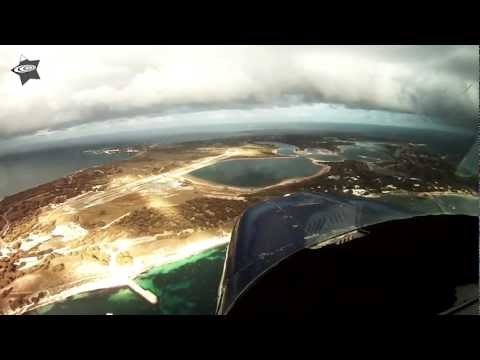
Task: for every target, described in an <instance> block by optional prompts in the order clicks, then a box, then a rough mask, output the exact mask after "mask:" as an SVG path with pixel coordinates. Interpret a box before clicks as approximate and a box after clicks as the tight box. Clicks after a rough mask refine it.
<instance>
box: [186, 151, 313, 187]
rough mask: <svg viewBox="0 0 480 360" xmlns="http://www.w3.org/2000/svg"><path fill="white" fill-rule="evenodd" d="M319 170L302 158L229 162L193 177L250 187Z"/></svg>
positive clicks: (204, 169) (196, 173) (273, 182)
mask: <svg viewBox="0 0 480 360" xmlns="http://www.w3.org/2000/svg"><path fill="white" fill-rule="evenodd" d="M319 169H320V168H319V166H318V165H315V164H313V163H312V161H310V160H308V159H305V158H303V157H292V158H280V159H279V158H265V159H237V160H226V161H222V162H219V163H216V164H214V165H211V166H206V167H204V168H201V169H199V170H196V171H193V172H191V173H190V175H193V176H196V177H198V178H201V179H205V180H209V181H213V182H216V183H220V184H224V185H231V186H240V187H249V186H267V185H272V184H275V183H278V182H281V181H282V180H286V179H290V178H294V177H304V176H310V175H313V174H315V173H316V172H317V171H319Z"/></svg>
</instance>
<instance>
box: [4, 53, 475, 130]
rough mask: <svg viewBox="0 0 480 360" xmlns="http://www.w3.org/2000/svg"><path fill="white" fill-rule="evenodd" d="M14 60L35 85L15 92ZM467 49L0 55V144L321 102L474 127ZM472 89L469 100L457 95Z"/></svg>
mask: <svg viewBox="0 0 480 360" xmlns="http://www.w3.org/2000/svg"><path fill="white" fill-rule="evenodd" d="M20 54H23V55H25V56H26V57H28V58H29V59H33V60H35V59H40V64H39V68H38V71H39V74H40V77H41V80H32V81H29V82H28V83H27V84H26V85H25V86H23V87H22V86H21V85H20V82H19V80H18V77H17V76H15V75H14V74H12V73H11V72H10V69H11V68H12V67H13V66H14V65H16V62H17V61H18V58H19V56H20ZM478 72H479V69H478V48H477V47H474V46H4V47H2V48H0V99H1V101H0V140H1V139H2V138H3V139H8V138H12V137H16V136H19V135H23V134H32V133H35V132H37V131H42V130H43V131H45V130H55V129H65V128H70V127H72V126H77V125H80V124H84V123H94V122H103V121H107V120H110V121H111V120H115V119H120V118H129V117H138V116H146V117H157V116H158V115H161V114H175V113H185V112H196V111H204V110H211V109H236V108H238V109H248V108H258V107H267V108H268V107H272V106H291V105H299V104H309V103H317V102H326V103H334V104H342V105H345V106H347V107H352V108H362V109H383V110H391V111H396V112H406V113H417V114H421V115H430V116H433V117H435V118H436V119H438V121H439V122H443V123H446V124H450V125H454V126H460V127H463V128H471V129H472V131H473V129H474V128H475V121H476V117H477V109H478ZM468 86H471V87H470V89H469V90H468V91H466V92H465V89H466V88H467V87H468Z"/></svg>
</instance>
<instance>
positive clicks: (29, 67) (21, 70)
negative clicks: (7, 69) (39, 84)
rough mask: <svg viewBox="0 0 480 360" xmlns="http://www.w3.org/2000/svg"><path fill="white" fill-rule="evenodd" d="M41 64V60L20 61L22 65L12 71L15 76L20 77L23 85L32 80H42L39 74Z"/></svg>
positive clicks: (25, 59)
mask: <svg viewBox="0 0 480 360" xmlns="http://www.w3.org/2000/svg"><path fill="white" fill-rule="evenodd" d="M39 62H40V60H28V59H27V58H24V60H20V63H19V64H18V65H17V66H15V67H14V68H13V69H12V71H13V72H14V73H15V74H17V75H18V76H20V81H21V82H22V85H23V84H25V83H26V82H27V81H28V80H30V79H40V76H39V75H38V72H37V68H38V63H39Z"/></svg>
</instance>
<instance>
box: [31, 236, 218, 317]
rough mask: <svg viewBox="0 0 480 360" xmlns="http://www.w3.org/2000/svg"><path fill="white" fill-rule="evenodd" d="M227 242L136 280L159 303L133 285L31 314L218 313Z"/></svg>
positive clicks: (166, 265)
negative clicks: (135, 289)
mask: <svg viewBox="0 0 480 360" xmlns="http://www.w3.org/2000/svg"><path fill="white" fill-rule="evenodd" d="M225 252H226V245H222V246H220V247H216V248H213V249H210V250H207V251H204V252H202V253H200V254H197V255H193V256H190V257H188V258H185V259H183V260H180V261H176V262H173V263H170V264H165V265H162V266H159V267H156V268H153V269H151V270H150V271H149V272H147V273H145V274H143V275H141V276H139V277H138V278H137V279H136V281H137V282H138V284H139V285H140V286H141V287H143V288H144V289H148V290H150V291H152V292H153V293H155V294H156V295H157V296H158V299H159V302H158V304H156V305H152V304H150V303H148V302H147V301H146V300H145V299H143V298H141V297H140V296H138V295H137V294H136V293H134V292H132V291H131V290H130V289H129V288H126V287H124V288H117V289H105V290H98V291H93V292H90V293H84V294H80V295H77V296H74V297H71V298H69V299H66V300H65V301H62V302H58V303H55V304H52V305H47V306H44V307H42V308H39V309H37V310H34V311H32V312H31V313H30V315H104V314H107V313H112V314H114V315H122V314H123V315H127V314H144V315H157V314H159V315H160V314H163V315H180V314H184V315H189V314H191V315H193V314H195V315H208V314H214V313H215V308H216V304H217V291H218V286H219V284H220V279H221V276H222V270H223V262H224V259H225Z"/></svg>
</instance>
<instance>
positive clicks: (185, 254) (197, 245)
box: [6, 234, 230, 315]
mask: <svg viewBox="0 0 480 360" xmlns="http://www.w3.org/2000/svg"><path fill="white" fill-rule="evenodd" d="M229 241H230V234H228V235H226V234H225V235H223V236H211V237H208V238H206V239H205V240H203V241H199V242H194V243H190V244H186V245H183V246H181V247H179V248H178V251H176V252H175V254H173V255H166V256H164V257H163V261H160V262H158V263H155V264H151V265H147V266H144V267H143V268H141V269H138V270H137V271H135V272H134V273H133V274H131V275H130V276H125V277H112V276H98V277H92V278H91V279H95V278H97V280H95V281H90V280H89V279H84V280H79V281H78V282H79V283H80V285H78V286H74V287H69V288H68V289H66V290H63V291H60V292H58V293H57V294H55V295H52V296H50V297H48V298H47V299H45V300H44V301H42V302H38V303H37V304H35V305H30V306H27V307H25V308H21V309H18V310H16V311H12V312H9V313H7V314H6V315H22V314H25V313H27V312H31V311H34V310H37V309H39V308H42V307H44V306H49V305H53V304H55V303H58V302H62V301H65V300H68V298H70V297H73V296H77V295H81V294H86V293H90V292H94V291H101V290H107V289H115V288H124V287H129V284H131V282H134V283H136V284H137V286H138V287H140V285H138V283H137V280H138V278H139V277H141V276H144V275H147V274H148V273H149V272H151V271H152V270H153V269H155V268H158V267H162V266H165V265H169V264H172V263H175V262H178V261H182V260H184V259H187V258H189V257H192V256H195V255H198V254H201V253H203V252H206V251H209V250H211V249H214V248H217V247H219V246H222V245H225V244H227V243H228V242H229ZM144 290H145V289H144ZM159 303H160V304H161V299H159Z"/></svg>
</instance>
